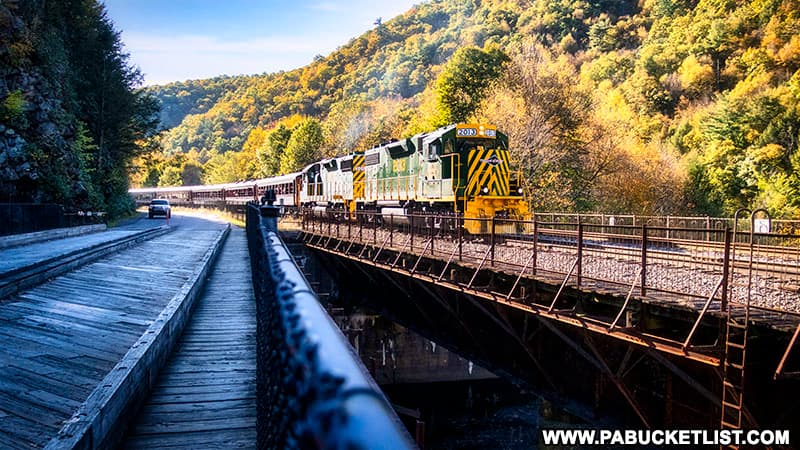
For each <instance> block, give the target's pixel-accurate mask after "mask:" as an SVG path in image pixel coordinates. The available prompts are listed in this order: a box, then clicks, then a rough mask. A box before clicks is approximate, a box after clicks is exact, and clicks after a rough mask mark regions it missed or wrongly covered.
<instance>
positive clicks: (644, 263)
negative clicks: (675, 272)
mask: <svg viewBox="0 0 800 450" xmlns="http://www.w3.org/2000/svg"><path fill="white" fill-rule="evenodd" d="M645 286H647V224H642V297H644V296H645V295H647V288H646V287H645Z"/></svg>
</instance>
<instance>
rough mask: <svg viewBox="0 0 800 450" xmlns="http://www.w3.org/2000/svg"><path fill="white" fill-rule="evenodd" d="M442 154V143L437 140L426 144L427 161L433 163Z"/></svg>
mask: <svg viewBox="0 0 800 450" xmlns="http://www.w3.org/2000/svg"><path fill="white" fill-rule="evenodd" d="M441 152H442V141H440V140H439V139H437V140H435V141H433V142H431V143H430V144H428V155H427V159H428V161H435V160H436V157H437V156H438V155H440V154H441Z"/></svg>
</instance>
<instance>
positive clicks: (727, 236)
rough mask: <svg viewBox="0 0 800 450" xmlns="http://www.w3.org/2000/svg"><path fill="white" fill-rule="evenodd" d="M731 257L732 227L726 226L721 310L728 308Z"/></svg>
mask: <svg viewBox="0 0 800 450" xmlns="http://www.w3.org/2000/svg"><path fill="white" fill-rule="evenodd" d="M730 259H731V229H730V227H728V226H726V227H725V251H724V252H723V256H722V301H721V302H720V306H719V308H720V311H727V310H728V276H729V274H730V268H729V264H730Z"/></svg>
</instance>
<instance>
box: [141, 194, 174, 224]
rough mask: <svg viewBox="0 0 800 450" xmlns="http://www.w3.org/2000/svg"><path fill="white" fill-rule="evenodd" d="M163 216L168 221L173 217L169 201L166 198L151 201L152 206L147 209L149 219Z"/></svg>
mask: <svg viewBox="0 0 800 450" xmlns="http://www.w3.org/2000/svg"><path fill="white" fill-rule="evenodd" d="M156 215H163V216H165V217H166V218H167V219H169V218H170V217H171V216H172V209H170V207H169V200H167V199H164V198H155V199H153V200H150V206H148V207H147V217H148V218H150V219H152V218H153V216H156Z"/></svg>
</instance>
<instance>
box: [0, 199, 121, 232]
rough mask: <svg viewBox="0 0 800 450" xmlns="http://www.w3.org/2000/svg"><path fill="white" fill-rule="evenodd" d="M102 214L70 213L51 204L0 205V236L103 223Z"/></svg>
mask: <svg viewBox="0 0 800 450" xmlns="http://www.w3.org/2000/svg"><path fill="white" fill-rule="evenodd" d="M105 220H106V217H105V213H104V212H93V211H78V210H75V211H70V210H65V209H64V207H63V206H61V205H57V204H52V203H0V236H6V235H12V234H21V233H32V232H36V231H43V230H52V229H54V228H65V227H75V226H80V225H91V224H97V223H104V222H105Z"/></svg>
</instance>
